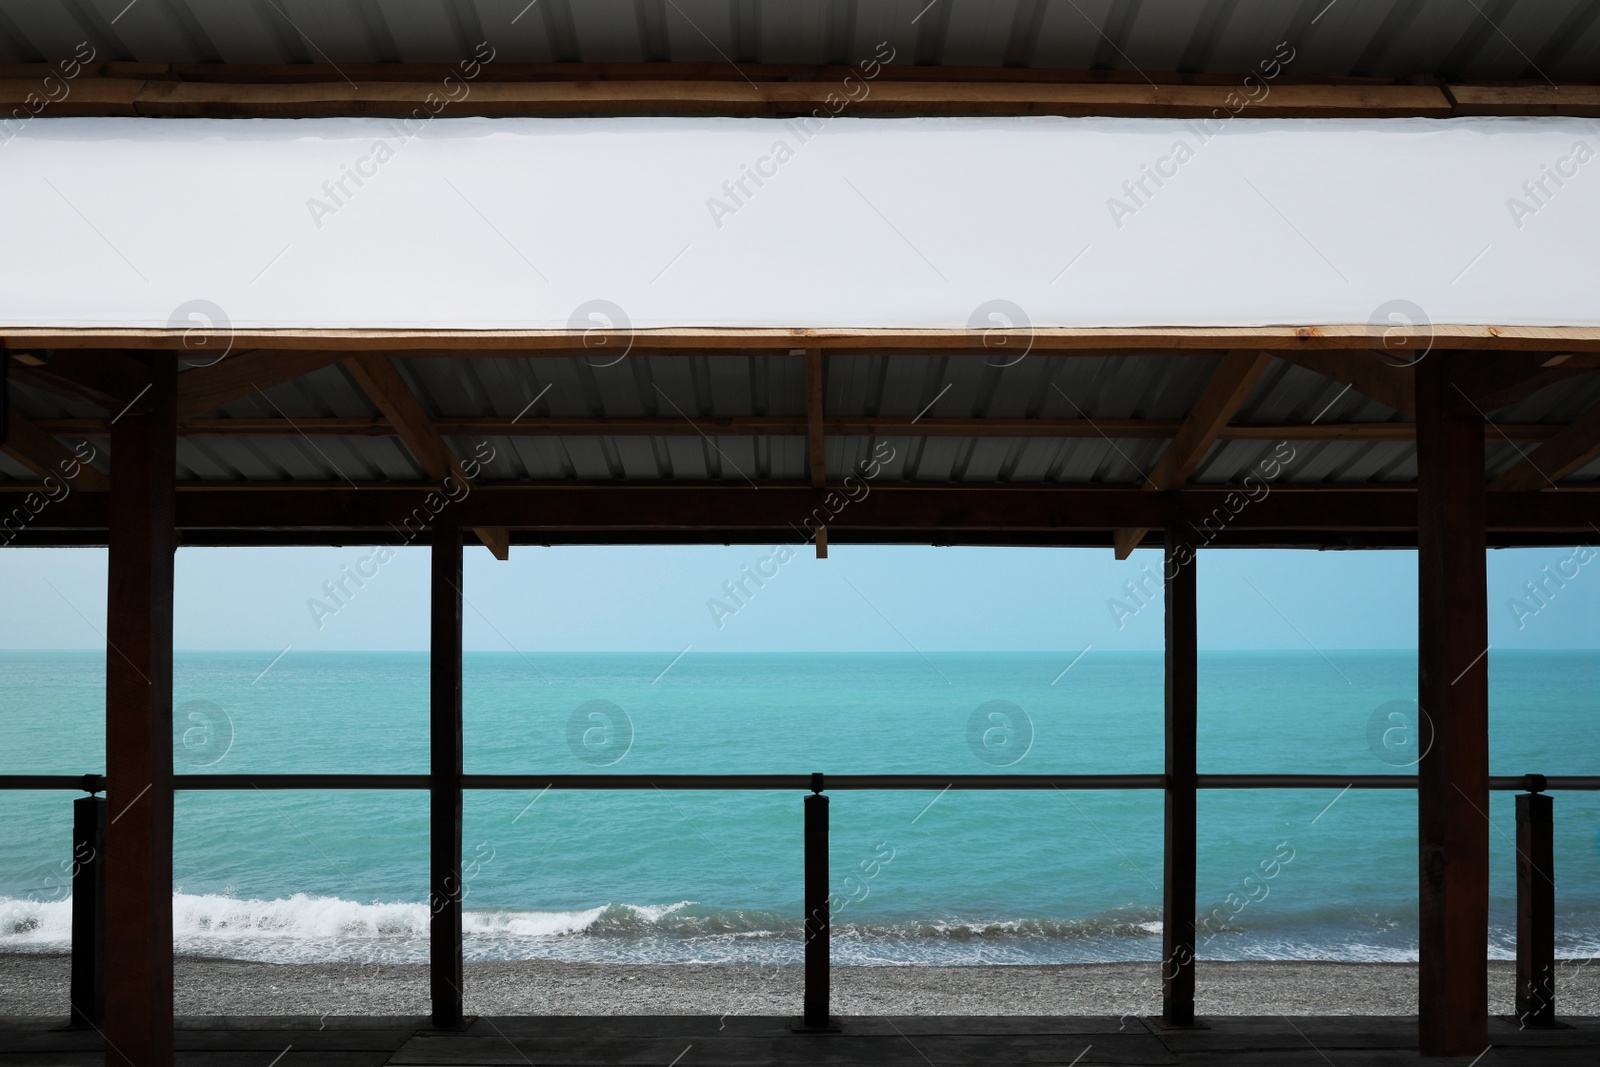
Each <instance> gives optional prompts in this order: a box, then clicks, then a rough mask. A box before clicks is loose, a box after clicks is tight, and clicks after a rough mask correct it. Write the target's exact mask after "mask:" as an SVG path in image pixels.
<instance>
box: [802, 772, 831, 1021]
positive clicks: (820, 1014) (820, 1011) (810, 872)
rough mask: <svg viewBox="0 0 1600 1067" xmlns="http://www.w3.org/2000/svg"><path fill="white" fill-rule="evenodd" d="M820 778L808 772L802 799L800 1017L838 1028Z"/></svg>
mask: <svg viewBox="0 0 1600 1067" xmlns="http://www.w3.org/2000/svg"><path fill="white" fill-rule="evenodd" d="M821 778H822V775H820V774H814V775H812V776H811V779H812V785H811V788H812V789H813V790H814V792H813V793H812V795H811V796H808V797H806V800H805V812H806V816H805V868H806V870H805V908H806V921H805V936H806V963H805V971H806V973H805V982H806V987H805V1000H804V1014H803V1015H802V1016H801V1019H800V1026H801V1028H802V1029H805V1030H829V1029H837V1026H835V1025H834V1024H833V1021H832V1020H831V1019H830V1018H829V1016H828V1007H829V1003H828V1002H829V1000H830V993H829V980H830V977H831V975H830V974H829V968H830V967H831V966H832V961H831V959H830V956H829V949H830V944H829V941H830V939H831V938H832V936H833V919H832V914H833V913H832V910H831V908H830V907H829V905H828V798H827V797H825V796H823V795H822V793H821V789H822V781H821Z"/></svg>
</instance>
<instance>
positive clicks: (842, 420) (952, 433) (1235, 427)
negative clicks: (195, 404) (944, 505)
mask: <svg viewBox="0 0 1600 1067" xmlns="http://www.w3.org/2000/svg"><path fill="white" fill-rule="evenodd" d="M34 421H35V422H36V423H37V424H38V426H39V428H40V429H42V430H44V431H45V432H46V433H48V434H50V435H52V436H55V437H104V436H106V435H107V434H109V433H110V427H111V422H110V420H109V419H98V418H97V419H36V420H34ZM431 421H432V424H433V428H434V430H435V431H436V432H438V433H440V434H444V435H450V434H472V435H476V436H480V437H490V436H493V437H698V436H700V434H701V433H705V434H708V435H710V436H712V437H717V436H728V437H803V436H805V435H806V432H807V429H808V423H807V420H806V418H805V417H803V416H797V415H731V416H706V417H703V418H697V419H694V420H693V421H692V422H691V421H690V420H688V419H683V418H677V417H674V416H667V417H659V418H658V417H632V416H619V417H609V418H608V417H598V418H588V417H571V416H554V417H546V418H537V417H524V418H520V419H519V418H510V417H506V416H485V417H462V418H457V417H450V416H445V417H440V418H435V419H433V420H431ZM1182 425H1183V422H1182V420H1180V419H1026V418H1024V419H1015V418H985V419H961V418H946V419H941V418H933V417H931V416H924V417H923V418H920V419H913V418H908V417H905V416H856V415H829V416H825V417H824V418H823V420H822V431H823V434H824V436H825V437H827V436H832V437H840V436H859V437H1028V438H1032V437H1042V438H1086V439H1094V440H1103V439H1105V438H1107V437H1110V438H1133V439H1142V440H1163V439H1166V438H1170V437H1172V436H1173V435H1174V434H1176V433H1177V432H1178V427H1180V426H1182ZM1561 429H1562V425H1561V424H1560V423H1552V422H1497V423H1495V428H1494V435H1495V436H1496V437H1497V438H1500V439H1502V440H1512V441H1548V440H1550V438H1552V437H1554V436H1556V434H1557V433H1559V432H1560V431H1561ZM178 436H179V437H394V436H396V434H395V430H394V427H393V426H390V425H389V420H388V419H385V418H383V417H381V416H380V417H377V418H373V417H371V416H354V417H352V416H336V417H327V418H304V419H294V420H289V419H282V418H270V419H254V418H237V419H206V418H194V419H185V420H183V421H181V422H179V423H178ZM1217 436H1218V438H1220V439H1222V440H1230V441H1414V440H1416V424H1415V423H1411V422H1317V423H1303V422H1302V423H1286V422H1260V423H1253V422H1252V423H1242V422H1233V423H1229V424H1228V425H1227V426H1224V427H1223V428H1222V430H1221V432H1219V433H1218V434H1217Z"/></svg>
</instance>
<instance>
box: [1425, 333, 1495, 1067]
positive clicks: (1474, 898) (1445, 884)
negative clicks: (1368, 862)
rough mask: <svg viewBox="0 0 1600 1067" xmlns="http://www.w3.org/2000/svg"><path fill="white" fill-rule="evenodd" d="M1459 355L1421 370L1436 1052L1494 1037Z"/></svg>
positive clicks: (1472, 499) (1479, 659) (1479, 637)
mask: <svg viewBox="0 0 1600 1067" xmlns="http://www.w3.org/2000/svg"><path fill="white" fill-rule="evenodd" d="M1452 365H1453V364H1452V358H1451V356H1450V355H1448V354H1445V353H1434V354H1433V355H1432V357H1431V358H1429V359H1424V360H1423V361H1422V362H1420V363H1418V364H1417V366H1416V370H1415V372H1414V373H1415V374H1416V397H1417V615H1418V635H1417V653H1418V657H1417V658H1418V671H1419V673H1418V705H1419V708H1420V710H1421V713H1422V715H1423V716H1426V721H1427V723H1430V724H1431V730H1429V729H1428V728H1427V727H1426V726H1425V727H1424V733H1423V740H1424V743H1426V741H1427V740H1428V735H1429V734H1430V733H1431V740H1432V744H1431V745H1428V746H1427V749H1426V750H1425V751H1424V752H1423V754H1422V758H1421V761H1420V762H1419V763H1418V765H1417V816H1418V830H1419V834H1418V852H1419V855H1418V861H1419V898H1418V920H1419V921H1418V948H1419V954H1420V958H1421V962H1420V966H1419V968H1418V983H1417V993H1418V997H1417V999H1418V1007H1419V1014H1420V1016H1421V1020H1420V1025H1419V1037H1420V1047H1421V1051H1422V1053H1423V1055H1425V1056H1476V1055H1477V1054H1478V1053H1480V1052H1482V1051H1483V1050H1484V1048H1486V1047H1487V1046H1488V1044H1489V1002H1488V982H1489V967H1488V954H1489V672H1488V608H1487V602H1486V596H1487V585H1486V576H1485V570H1484V562H1485V561H1484V553H1485V548H1486V534H1485V523H1484V481H1485V479H1484V432H1483V416H1482V414H1481V413H1480V412H1479V411H1478V410H1477V408H1476V407H1474V406H1473V405H1472V403H1471V402H1469V401H1468V400H1467V398H1466V396H1465V395H1464V394H1463V393H1462V391H1461V390H1460V389H1458V388H1457V387H1456V383H1455V381H1454V379H1453V375H1452Z"/></svg>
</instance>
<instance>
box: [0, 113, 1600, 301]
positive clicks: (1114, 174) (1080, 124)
mask: <svg viewBox="0 0 1600 1067" xmlns="http://www.w3.org/2000/svg"><path fill="white" fill-rule="evenodd" d="M9 132H10V134H11V139H10V140H9V141H7V142H6V143H4V144H3V145H0V190H3V191H4V196H5V203H6V205H7V208H8V211H7V215H8V217H7V218H6V220H5V223H4V226H3V231H0V232H3V234H4V236H3V239H0V240H3V246H0V247H3V251H4V255H3V257H0V270H3V271H4V284H3V288H0V326H13V327H15V326H28V327H64V328H73V327H96V328H111V327H165V326H169V325H174V326H185V327H186V326H191V325H196V324H203V325H212V324H215V325H219V326H220V325H224V324H226V325H231V326H233V327H235V328H282V327H302V328H321V329H340V328H399V329H407V328H410V329H416V328H424V329H425V328H441V329H446V328H448V329H528V330H534V329H566V328H569V327H571V326H574V325H577V326H581V327H584V328H589V327H604V326H615V327H618V328H625V327H628V326H631V327H633V328H638V329H642V328H652V327H669V326H687V327H761V326H777V327H832V328H873V327H887V328H930V329H946V328H963V327H968V326H981V327H984V328H988V327H991V326H1025V325H1033V326H1072V327H1140V326H1151V327H1156V326H1267V325H1337V324H1365V323H1372V322H1378V323H1382V324H1390V323H1394V324H1401V323H1411V322H1416V321H1419V320H1421V321H1428V322H1432V323H1435V324H1444V323H1452V324H1462V325H1525V326H1591V325H1600V244H1597V237H1600V159H1597V158H1596V157H1597V155H1600V126H1596V125H1595V124H1594V123H1592V122H1590V121H1588V120H1583V119H1562V118H1547V119H1546V118H1539V119H1510V118H1508V119H1453V120H1443V121H1441V120H1427V119H1416V120H1409V119H1407V120H1396V119H1389V120H1354V119H1353V120H1261V119H1248V118H1235V119H1232V120H1211V121H1209V122H1204V123H1203V122H1199V121H1186V120H1167V119H1060V118H1008V119H926V118H917V119H854V118H847V117H839V118H832V119H827V120H820V119H809V120H805V121H801V120H788V121H784V120H777V119H481V118H448V117H440V118H437V119H433V120H429V121H425V122H419V121H415V120H413V121H411V122H401V121H397V120H388V119H311V120H304V119H303V120H198V119H182V120H174V119H165V120H163V119H80V118H48V117H41V118H37V119H34V120H32V121H29V122H26V123H22V124H21V126H20V128H17V129H13V130H11V131H9Z"/></svg>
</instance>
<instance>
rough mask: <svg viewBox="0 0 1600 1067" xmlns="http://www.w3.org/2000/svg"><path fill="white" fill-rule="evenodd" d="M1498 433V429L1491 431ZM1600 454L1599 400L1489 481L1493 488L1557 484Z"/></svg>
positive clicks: (1520, 488)
mask: <svg viewBox="0 0 1600 1067" xmlns="http://www.w3.org/2000/svg"><path fill="white" fill-rule="evenodd" d="M1490 435H1491V436H1496V434H1495V431H1493V430H1491V431H1490ZM1596 455H1600V404H1593V405H1591V406H1590V407H1589V408H1587V409H1586V410H1585V411H1584V412H1583V413H1582V414H1580V415H1579V416H1578V417H1577V418H1575V419H1573V420H1572V422H1571V423H1570V424H1568V425H1566V426H1563V427H1562V428H1561V430H1560V431H1559V432H1557V433H1556V435H1555V436H1554V437H1552V438H1550V439H1549V440H1548V441H1546V442H1545V443H1544V444H1542V445H1540V446H1539V447H1538V448H1536V449H1534V450H1533V451H1532V452H1530V453H1528V454H1527V455H1525V456H1523V457H1522V458H1521V459H1520V460H1518V461H1517V462H1516V463H1515V464H1513V465H1512V466H1511V467H1510V469H1508V470H1507V471H1506V472H1505V473H1504V474H1502V475H1500V477H1498V478H1496V479H1495V480H1494V481H1492V482H1490V483H1489V489H1490V490H1491V491H1493V492H1497V493H1501V492H1517V491H1525V490H1530V489H1544V488H1552V489H1553V488H1555V487H1556V483H1557V482H1559V481H1560V480H1561V479H1562V478H1564V477H1566V476H1567V475H1568V474H1571V473H1572V472H1573V471H1575V470H1577V469H1578V468H1579V467H1581V466H1583V465H1584V464H1585V463H1587V462H1589V461H1590V460H1591V459H1593V458H1594V457H1595V456H1596Z"/></svg>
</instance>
